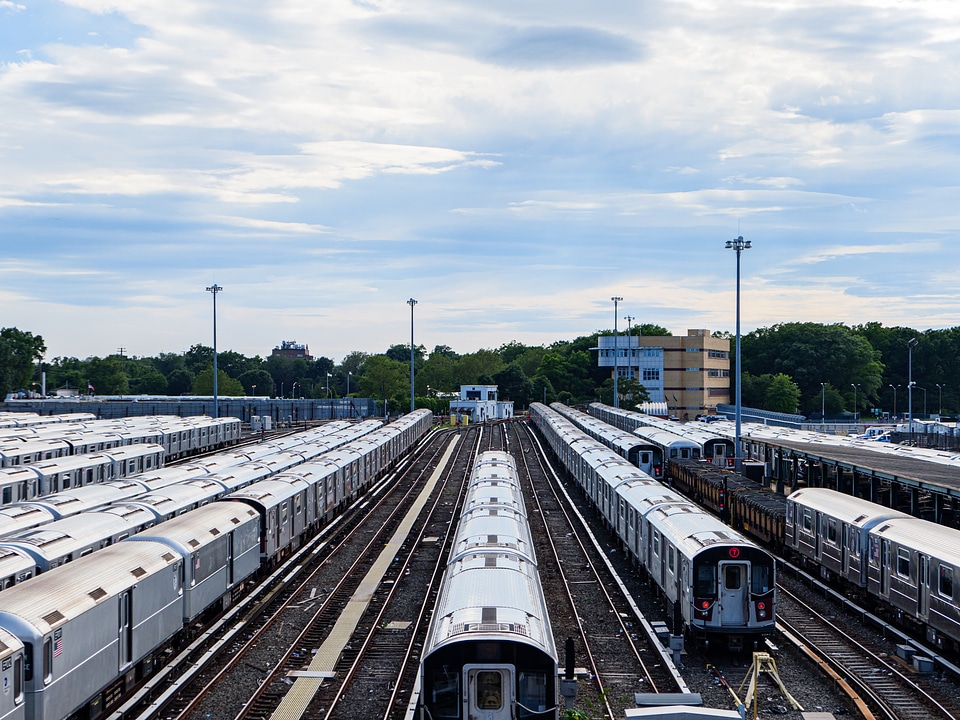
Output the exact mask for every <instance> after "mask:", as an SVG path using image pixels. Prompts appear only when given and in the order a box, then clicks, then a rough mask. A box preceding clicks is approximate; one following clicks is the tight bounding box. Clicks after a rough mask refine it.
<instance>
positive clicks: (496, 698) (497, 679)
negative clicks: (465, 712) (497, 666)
mask: <svg viewBox="0 0 960 720" xmlns="http://www.w3.org/2000/svg"><path fill="white" fill-rule="evenodd" d="M476 705H477V709H478V710H499V709H500V708H501V707H503V676H502V675H500V673H499V672H496V671H495V670H487V671H483V672H478V673H477V699H476Z"/></svg>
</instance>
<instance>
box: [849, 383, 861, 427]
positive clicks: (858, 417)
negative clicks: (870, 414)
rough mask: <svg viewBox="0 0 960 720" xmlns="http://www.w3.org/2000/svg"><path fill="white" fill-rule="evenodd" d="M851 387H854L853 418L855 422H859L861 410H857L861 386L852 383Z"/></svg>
mask: <svg viewBox="0 0 960 720" xmlns="http://www.w3.org/2000/svg"><path fill="white" fill-rule="evenodd" d="M850 387H852V388H853V419H854V422H857V421H858V420H859V419H860V411H859V410H857V388H858V387H860V384H859V383H850Z"/></svg>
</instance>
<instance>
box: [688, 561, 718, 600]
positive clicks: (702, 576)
mask: <svg viewBox="0 0 960 720" xmlns="http://www.w3.org/2000/svg"><path fill="white" fill-rule="evenodd" d="M695 570H696V574H695V577H694V587H693V594H694V596H695V597H700V598H702V597H716V596H717V566H716V565H715V564H705V563H700V564H697V565H696V567H695Z"/></svg>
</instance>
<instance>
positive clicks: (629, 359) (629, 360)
mask: <svg viewBox="0 0 960 720" xmlns="http://www.w3.org/2000/svg"><path fill="white" fill-rule="evenodd" d="M625 317H626V318H627V368H629V370H630V371H629V372H628V373H627V375H628V376H629V378H630V379H631V380H639V379H640V378H639V377H637V378H634V377H633V336H632V335H631V334H630V323H631V322H632V321H633V317H632V316H631V315H627V316H625ZM639 374H640V373H639V372H638V373H637V375H639Z"/></svg>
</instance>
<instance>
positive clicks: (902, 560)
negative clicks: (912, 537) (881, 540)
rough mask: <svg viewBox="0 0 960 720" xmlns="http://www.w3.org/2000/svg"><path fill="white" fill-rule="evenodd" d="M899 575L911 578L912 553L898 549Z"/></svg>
mask: <svg viewBox="0 0 960 720" xmlns="http://www.w3.org/2000/svg"><path fill="white" fill-rule="evenodd" d="M897 575H899V576H900V577H910V551H909V550H905V549H904V548H897Z"/></svg>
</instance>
